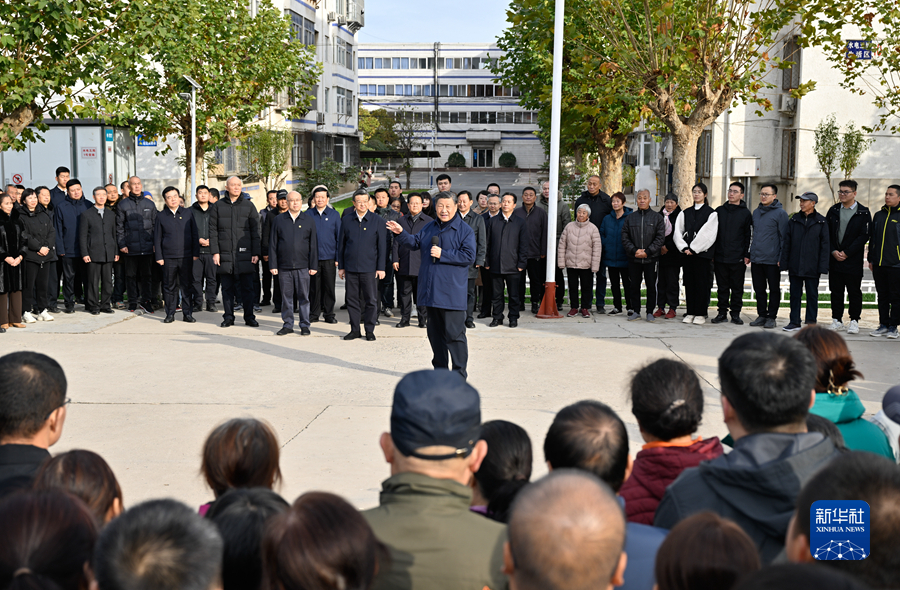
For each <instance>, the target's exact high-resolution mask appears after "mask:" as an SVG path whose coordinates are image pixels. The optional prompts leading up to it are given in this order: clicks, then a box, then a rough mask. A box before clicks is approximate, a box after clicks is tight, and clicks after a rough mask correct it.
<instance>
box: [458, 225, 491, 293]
mask: <svg viewBox="0 0 900 590" xmlns="http://www.w3.org/2000/svg"><path fill="white" fill-rule="evenodd" d="M460 217H461V218H462V220H463V221H465V222H466V223H467V224H468V226H469V227H471V228H472V231H473V232H474V233H475V264H473V265H472V266H470V267H469V278H470V279H474V278H476V277H478V269H477V268H476V266H484V259H485V257H486V256H487V228H486V227H485V226H484V219H483V218H482V217H481V215H478V214H477V213H475V212H474V211H472V210H471V209H469V212H468V213H466V214H465V215H460Z"/></svg>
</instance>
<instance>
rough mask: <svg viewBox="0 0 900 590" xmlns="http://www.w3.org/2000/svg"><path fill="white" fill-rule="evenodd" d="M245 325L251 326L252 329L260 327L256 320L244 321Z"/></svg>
mask: <svg viewBox="0 0 900 590" xmlns="http://www.w3.org/2000/svg"><path fill="white" fill-rule="evenodd" d="M244 324H246V325H248V326H250V327H251V328H258V327H259V322H257V321H256V320H244Z"/></svg>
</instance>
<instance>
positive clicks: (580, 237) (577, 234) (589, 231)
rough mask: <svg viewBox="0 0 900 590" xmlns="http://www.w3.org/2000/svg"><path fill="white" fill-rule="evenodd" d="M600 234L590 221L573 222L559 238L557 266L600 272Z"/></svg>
mask: <svg viewBox="0 0 900 590" xmlns="http://www.w3.org/2000/svg"><path fill="white" fill-rule="evenodd" d="M601 252H602V250H601V247H600V232H599V231H598V230H597V226H596V225H594V224H593V223H591V222H590V221H573V222H572V223H570V224H568V225H567V226H566V227H565V229H564V230H563V233H562V235H561V236H560V237H559V251H558V258H557V264H558V265H559V267H560V268H582V269H588V268H589V269H591V271H592V272H597V271H598V270H600V254H601Z"/></svg>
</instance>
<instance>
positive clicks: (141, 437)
mask: <svg viewBox="0 0 900 590" xmlns="http://www.w3.org/2000/svg"><path fill="white" fill-rule="evenodd" d="M338 283H339V285H340V281H338ZM342 299H343V297H342V295H341V294H340V293H339V294H338V301H342ZM78 309H79V310H80V309H81V307H80V306H79V308H78ZM270 310H271V308H264V310H263V313H261V314H258V316H257V317H258V319H259V321H260V328H249V327H246V326H243V325H241V322H240V321H239V322H238V325H236V326H234V327H231V328H227V329H222V328H219V326H218V324H219V322H221V319H222V316H221V314H220V313H218V314H210V313H206V312H203V313H197V314H196V317H197V319H198V322H197V323H196V324H186V323H183V322H181V321H176V322H175V323H173V324H163V323H162V319H163V316H162V314H160V313H156V314H153V315H144V316H135V315H133V314H129V313H126V312H122V311H117V312H116V313H115V314H113V315H110V316H106V315H101V316H90V315H88V314H85V313H83V312H81V311H79V312H77V313H75V314H73V315H63V314H60V315H59V316H58V319H57V320H56V321H54V322H51V323H37V324H31V325H29V326H28V327H27V328H25V329H22V330H15V329H10V330H9V332H8V333H7V334H2V335H0V353H6V352H10V351H13V350H22V349H27V350H37V351H40V352H44V353H46V354H49V355H51V356H52V357H54V358H56V359H57V360H58V361H59V362H60V363H61V364H62V365H63V367H64V369H65V371H66V375H67V377H68V379H69V397H71V398H72V400H73V401H72V404H71V405H70V406H69V409H68V417H67V422H66V425H65V432H64V435H63V439H62V440H61V441H60V443H59V444H58V445H57V446H55V447H54V448H53V449H52V451H53V452H54V453H56V452H60V451H63V450H68V449H73V448H85V449H91V450H94V451H96V452H98V453H100V454H101V455H103V456H104V457H105V458H106V459H107V461H109V463H110V464H111V465H112V467H113V469H114V471H115V473H116V475H117V477H118V478H119V480H120V482H121V484H122V487H123V490H124V493H125V502H126V504H127V505H131V504H134V503H135V502H138V501H140V500H144V499H148V498H154V497H163V496H168V497H175V498H178V499H180V500H183V501H185V502H187V503H189V504H191V505H199V504H202V503H204V502H206V501H208V500H210V499H211V497H212V495H211V492H210V491H209V490H208V489H207V488H206V487H205V485H204V482H203V481H202V479H201V477H200V475H199V467H200V453H201V448H202V444H203V440H204V439H205V437H206V435H207V434H208V432H209V431H210V430H211V429H212V428H213V427H214V426H215V425H217V424H218V423H220V422H222V421H223V420H225V419H228V418H231V417H236V416H254V417H258V418H262V419H265V420H267V421H268V422H269V423H270V424H272V426H273V427H274V428H275V430H276V432H277V434H278V438H279V441H280V442H281V444H282V458H281V468H282V472H283V474H284V482H283V484H282V486H281V488H280V492H281V493H282V494H283V495H284V497H285V498H287V499H288V500H289V501H292V500H293V499H294V498H296V497H297V496H298V495H299V494H301V493H303V492H305V491H308V490H313V489H317V490H329V491H334V492H336V493H339V494H341V495H343V496H345V497H347V498H348V499H349V500H350V501H351V502H353V503H354V504H355V505H356V506H358V507H360V508H365V507H369V506H372V505H375V504H376V503H377V500H378V491H379V489H380V482H381V481H382V480H383V479H385V478H386V477H387V476H388V473H389V470H388V466H387V465H386V464H385V463H384V461H383V458H382V455H381V451H380V449H379V446H378V436H379V434H380V433H381V432H383V431H385V430H387V429H388V423H389V416H390V405H391V397H392V393H393V388H394V386H395V385H396V383H397V381H398V380H399V379H400V377H401V376H402V375H404V374H405V373H407V372H409V371H412V370H416V369H425V368H430V360H431V351H430V348H429V345H428V341H427V338H426V335H425V330H421V329H419V328H416V327H409V328H404V329H397V328H395V327H394V325H395V324H396V323H397V321H398V318H396V317H395V318H391V319H387V318H383V317H382V318H381V325H380V326H378V327H377V328H376V330H375V334H376V336H377V338H378V340H377V341H376V342H365V341H363V340H355V341H352V342H344V341H343V340H341V338H340V337H341V336H343V335H344V334H345V333H346V332H347V331H348V326H347V324H346V320H347V316H346V312H339V313H338V319H339V321H340V323H339V324H335V325H327V324H324V323H316V324H313V328H312V330H313V334H312V336H309V337H300V336H299V335H297V334H294V335H291V336H284V337H277V336H275V335H274V334H275V332H276V331H277V330H278V329H279V328H280V325H281V322H280V318H279V317H278V316H276V315H275V314H272V313H270ZM782 311H783V312H784V313H786V310H782ZM864 313H865V314H869V315H867V316H865V317H864V319H863V326H864V328H866V329H864V330H862V331H861V334H860V335H858V336H851V337H849V338H848V342H849V344H850V347H851V350H852V352H853V354H854V357H855V359H856V361H857V364H858V365H859V368H860V370H861V371H862V372H863V374H864V375H865V376H866V380H865V381H863V382H861V383H859V384H858V385H857V386H855V389H856V391H857V392H858V393H859V394H860V397H861V398H862V399H863V401H864V403H865V405H866V408H867V411H869V412H871V413H874V412H875V411H877V409H878V408H879V407H880V399H881V395H882V393H883V392H884V391H885V390H886V389H887V388H888V387H889V386H891V385H893V384H894V383H895V382H896V381H898V375H900V355H898V352H900V341H887V340H884V339H876V338H871V337H869V336H868V335H867V334H868V329H872V328H874V322H873V318H872V317H871V312H869V311H866V312H864ZM825 315H826V313H825V312H823V313H821V319H822V320H823V321H824V319H825ZM177 317H178V319H179V320H180V314H179V316H177ZM744 319H745V321H748V320H750V319H752V317H751V316H749V315H747V314H745V315H744ZM487 322H488V320H477V321H476V323H477V328H476V329H474V330H469V331H468V338H469V349H470V362H469V375H470V382H471V383H472V385H474V386H475V387H476V388H477V389H478V390H479V392H480V393H481V395H482V407H483V417H484V419H485V420H491V419H499V418H503V419H507V420H511V421H513V422H516V423H518V424H520V425H521V426H522V427H523V428H525V429H526V430H527V431H528V433H529V434H530V435H531V437H532V443H533V445H534V457H535V465H534V475H535V476H539V475H541V474H543V473H545V471H546V469H545V467H544V461H543V452H542V450H541V446H542V444H543V438H544V435H545V433H546V430H547V428H548V426H549V424H550V422H551V421H552V419H553V416H554V414H555V413H556V411H558V410H559V409H560V408H562V407H563V406H565V405H567V404H569V403H572V402H575V401H578V400H580V399H585V398H594V399H599V400H602V401H604V402H606V403H608V404H610V405H611V406H612V407H613V408H615V409H616V410H617V411H618V412H620V415H621V416H622V418H623V419H624V420H625V421H626V423H627V424H628V427H629V434H630V438H631V442H632V447H631V451H632V454H634V453H636V452H637V450H638V449H639V445H640V444H641V441H640V436H639V433H638V429H637V426H636V423H635V421H634V418H633V417H632V416H631V413H630V411H629V404H628V400H627V392H626V386H627V383H628V380H629V378H630V375H631V374H632V372H633V371H634V370H635V369H637V368H639V367H640V366H642V365H643V364H645V363H646V362H648V361H651V360H655V359H657V358H661V357H667V358H677V359H681V360H683V361H685V362H687V363H689V364H691V365H692V366H693V367H694V368H695V369H696V370H697V371H698V373H699V375H700V376H701V379H702V383H703V388H704V392H705V396H706V402H707V406H706V412H705V415H704V423H703V425H702V426H701V429H700V434H701V435H702V436H713V435H724V434H725V433H726V431H725V428H724V425H723V424H722V417H721V409H720V404H719V392H718V387H719V385H718V379H717V371H716V366H717V363H716V359H717V357H718V355H719V354H720V353H721V351H722V350H723V349H724V348H725V347H726V346H727V345H728V343H729V342H730V341H731V340H732V339H733V338H734V337H735V336H737V335H740V334H743V333H746V332H747V331H749V330H753V329H754V328H749V327H748V326H734V325H732V324H720V325H712V324H706V325H704V326H693V325H684V324H682V323H681V322H680V321H677V320H668V321H663V320H658V321H656V322H654V323H647V322H644V321H639V322H626V321H625V320H624V318H622V316H615V317H607V316H604V317H597V316H595V317H593V318H591V319H581V318H578V319H572V318H566V319H560V320H538V319H536V318H534V317H533V316H532V315H531V314H530V313H525V314H524V315H523V317H522V318H521V320H520V323H519V327H518V328H516V329H510V328H508V327H506V326H503V327H496V328H488V327H487ZM784 323H786V320H781V321H780V324H781V325H783V324H784Z"/></svg>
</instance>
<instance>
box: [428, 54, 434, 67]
mask: <svg viewBox="0 0 900 590" xmlns="http://www.w3.org/2000/svg"><path fill="white" fill-rule="evenodd" d="M428 69H429V70H433V69H434V58H433V57H429V58H428Z"/></svg>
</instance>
